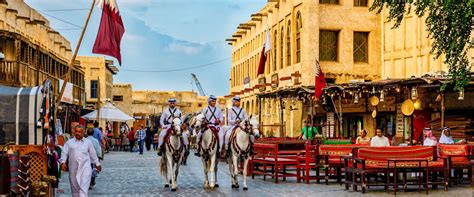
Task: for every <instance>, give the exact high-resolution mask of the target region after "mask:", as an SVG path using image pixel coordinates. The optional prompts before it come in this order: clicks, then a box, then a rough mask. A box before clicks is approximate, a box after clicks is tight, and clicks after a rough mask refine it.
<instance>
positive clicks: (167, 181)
mask: <svg viewBox="0 0 474 197" xmlns="http://www.w3.org/2000/svg"><path fill="white" fill-rule="evenodd" d="M166 157H168V155H166V152H165V153H164V155H163V156H162V157H161V160H162V161H161V162H164V164H163V165H166V166H168V160H167V159H166ZM163 160H165V161H163ZM166 170H171V169H166ZM163 180H164V181H165V188H168V187H170V184H169V179H168V171H166V172H165V173H164V174H163Z"/></svg>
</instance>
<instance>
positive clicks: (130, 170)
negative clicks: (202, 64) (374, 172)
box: [58, 151, 474, 197]
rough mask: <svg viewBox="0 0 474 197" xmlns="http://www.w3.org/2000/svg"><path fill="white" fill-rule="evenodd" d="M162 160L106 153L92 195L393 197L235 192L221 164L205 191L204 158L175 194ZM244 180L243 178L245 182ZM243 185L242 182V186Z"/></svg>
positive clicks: (454, 191) (193, 161)
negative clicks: (161, 166) (165, 176)
mask: <svg viewBox="0 0 474 197" xmlns="http://www.w3.org/2000/svg"><path fill="white" fill-rule="evenodd" d="M158 161H159V157H158V156H157V155H156V153H155V152H153V151H149V152H147V151H145V153H144V155H138V154H137V153H130V152H111V153H108V154H106V157H105V160H104V161H102V166H103V171H102V172H101V173H100V175H99V178H98V179H97V185H96V186H95V187H94V188H93V189H92V190H90V191H89V195H90V196H170V195H178V196H194V197H195V196H249V195H251V196H258V197H261V196H269V197H276V196H298V197H299V196H325V197H329V196H364V197H367V196H393V193H392V194H387V193H386V192H385V191H383V190H369V191H368V192H367V193H366V194H361V193H360V192H352V191H345V190H344V187H343V186H340V185H339V184H329V185H322V184H315V183H311V184H304V183H296V181H295V180H294V179H290V180H288V181H287V182H280V183H279V184H275V183H274V182H272V181H269V180H268V179H267V181H263V178H262V177H258V176H257V177H255V179H253V180H252V179H251V177H249V179H248V187H249V191H243V190H242V187H241V188H240V189H238V190H237V189H232V188H231V184H230V178H229V177H230V176H229V170H228V169H229V168H228V166H227V164H225V163H220V165H219V172H218V183H219V184H220V188H218V189H216V190H215V191H206V190H204V189H202V185H203V180H204V179H203V177H204V175H203V171H202V163H201V160H200V158H197V157H195V156H194V155H192V154H191V155H190V156H189V161H188V165H187V166H182V167H181V168H180V174H179V177H178V191H177V192H171V191H170V189H169V188H164V181H163V178H162V177H161V176H160V175H159V166H158ZM241 178H242V177H239V179H240V180H241ZM241 185H242V183H241ZM59 187H60V189H61V190H63V192H62V193H59V192H58V194H59V195H58V196H71V191H70V188H69V182H68V173H64V174H63V177H62V179H61V182H60V186H59ZM405 195H406V196H427V195H426V194H424V193H419V192H418V191H410V192H407V193H405V192H398V193H397V196H405ZM448 195H449V196H453V197H454V196H459V197H461V196H462V197H467V196H474V195H473V190H472V188H471V187H469V186H464V187H459V186H458V187H451V188H450V191H449V192H444V191H443V190H435V191H430V194H429V196H430V197H431V196H448Z"/></svg>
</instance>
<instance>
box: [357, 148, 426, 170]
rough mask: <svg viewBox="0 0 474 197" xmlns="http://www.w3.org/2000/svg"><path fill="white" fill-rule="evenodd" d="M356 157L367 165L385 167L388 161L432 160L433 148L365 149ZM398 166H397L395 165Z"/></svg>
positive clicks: (361, 149)
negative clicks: (406, 159)
mask: <svg viewBox="0 0 474 197" xmlns="http://www.w3.org/2000/svg"><path fill="white" fill-rule="evenodd" d="M357 155H358V157H359V158H361V159H365V160H366V161H365V163H366V164H368V165H385V167H386V166H387V161H388V159H405V158H426V159H427V160H429V161H432V160H433V148H432V147H424V146H392V147H367V148H360V149H359V150H358V154H357ZM397 166H398V165H397Z"/></svg>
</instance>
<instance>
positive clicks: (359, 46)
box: [354, 32, 369, 62]
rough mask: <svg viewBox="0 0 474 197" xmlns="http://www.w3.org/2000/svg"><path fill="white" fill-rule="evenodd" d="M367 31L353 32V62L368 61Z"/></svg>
mask: <svg viewBox="0 0 474 197" xmlns="http://www.w3.org/2000/svg"><path fill="white" fill-rule="evenodd" d="M368 37H369V33H367V32H354V62H368Z"/></svg>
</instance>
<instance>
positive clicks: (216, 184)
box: [214, 153, 219, 187]
mask: <svg viewBox="0 0 474 197" xmlns="http://www.w3.org/2000/svg"><path fill="white" fill-rule="evenodd" d="M215 155H216V160H215V162H214V164H215V165H214V166H215V167H214V181H215V182H214V187H219V184H218V183H217V168H218V167H219V160H218V159H217V153H216V154H215Z"/></svg>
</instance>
